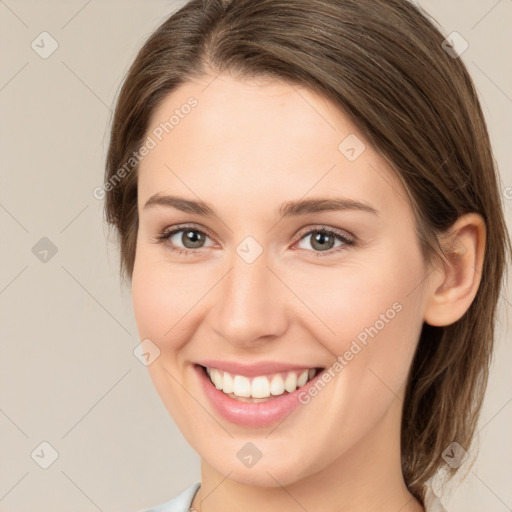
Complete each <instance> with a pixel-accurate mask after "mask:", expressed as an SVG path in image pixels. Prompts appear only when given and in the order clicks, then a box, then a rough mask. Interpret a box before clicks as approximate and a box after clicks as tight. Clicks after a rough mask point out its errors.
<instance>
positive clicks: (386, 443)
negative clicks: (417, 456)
mask: <svg viewBox="0 0 512 512" xmlns="http://www.w3.org/2000/svg"><path fill="white" fill-rule="evenodd" d="M400 418H401V402H400V400H398V399H397V400H395V401H394V402H393V405H392V406H391V408H390V409H389V410H388V412H387V413H386V415H385V416H384V417H383V418H382V420H381V421H380V423H379V424H378V425H377V426H376V427H375V428H374V429H373V430H371V431H370V432H368V434H367V435H366V436H364V437H363V438H361V439H360V440H359V442H358V443H356V444H355V445H354V446H352V447H351V449H350V450H348V451H347V452H345V453H343V454H342V455H340V457H338V458H337V459H335V460H334V461H333V462H332V463H331V464H329V465H328V466H325V467H323V468H322V469H321V470H320V471H317V472H315V473H313V474H310V475H307V476H305V477H303V478H301V479H300V480H297V481H295V482H293V483H292V484H290V485H287V486H285V487H284V486H281V485H279V482H278V481H276V486H275V487H258V486H254V485H247V484H241V483H239V482H236V481H234V480H231V479H229V477H226V476H224V475H222V474H221V473H219V472H218V471H216V470H215V469H214V468H213V467H212V466H211V465H209V464H208V463H206V462H205V461H204V460H203V461H202V463H201V489H200V491H199V494H198V496H197V499H196V500H195V501H194V507H195V509H196V510H198V511H199V512H221V511H222V512H235V511H240V510H244V512H259V511H261V510H265V511H267V512H297V511H300V510H322V512H363V511H364V512H377V511H378V512H386V511H392V512H396V511H397V510H400V512H423V510H424V509H423V507H422V505H421V504H420V503H419V502H418V501H417V500H416V499H415V498H414V497H413V496H412V494H411V493H410V492H409V491H408V489H407V487H406V485H405V482H404V480H403V475H402V467H401V460H400ZM256 468H257V466H255V467H254V468H252V469H251V471H255V470H256ZM260 471H264V470H263V469H261V468H260ZM255 477H256V475H255Z"/></svg>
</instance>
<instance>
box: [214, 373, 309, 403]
mask: <svg viewBox="0 0 512 512" xmlns="http://www.w3.org/2000/svg"><path fill="white" fill-rule="evenodd" d="M206 373H207V374H208V376H209V377H210V380H211V381H212V382H213V385H214V386H215V387H216V388H217V389H219V390H221V391H223V392H224V393H226V394H227V395H234V396H235V397H241V398H249V399H250V398H254V399H265V398H269V397H270V396H279V395H282V394H284V393H285V392H288V393H293V392H294V391H295V390H296V389H297V388H298V387H299V388H300V387H301V386H304V384H306V382H308V380H311V379H312V378H313V377H314V376H315V374H316V370H315V369H314V368H311V369H309V370H303V371H301V372H297V371H290V372H287V373H286V374H281V373H276V374H274V375H268V376H266V375H261V376H257V377H254V378H252V380H251V379H250V378H249V377H245V376H243V375H232V374H231V373H229V372H226V371H223V372H221V371H220V370H217V369H216V368H206ZM283 377H284V378H283Z"/></svg>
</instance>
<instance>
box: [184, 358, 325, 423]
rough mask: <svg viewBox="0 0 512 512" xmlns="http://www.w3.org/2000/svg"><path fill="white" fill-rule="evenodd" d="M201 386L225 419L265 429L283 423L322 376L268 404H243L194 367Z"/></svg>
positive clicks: (201, 369) (200, 369) (315, 377)
mask: <svg viewBox="0 0 512 512" xmlns="http://www.w3.org/2000/svg"><path fill="white" fill-rule="evenodd" d="M194 370H195V371H196V372H197V374H198V376H199V380H200V381H201V385H202V387H203V389H204V392H205V393H206V396H207V397H208V398H209V399H210V402H211V403H212V405H213V407H214V409H215V410H216V411H217V413H218V414H219V415H220V416H222V417H223V418H224V419H226V420H228V421H230V422H232V423H236V424H238V425H242V426H245V427H263V426H267V425H272V424H273V423H276V422H278V421H282V420H283V419H284V418H286V417H287V416H288V415H289V414H291V412H292V411H293V410H294V409H295V408H296V407H297V406H299V405H301V402H300V401H299V393H302V392H304V391H305V390H307V388H308V387H309V386H310V385H312V384H313V383H314V381H315V380H316V379H317V378H318V377H319V376H320V374H321V372H319V373H317V374H316V375H315V376H314V377H313V378H312V379H311V380H310V381H308V382H307V384H305V385H304V386H302V387H300V388H298V389H296V390H295V391H294V392H293V393H286V394H284V395H279V396H277V397H275V398H271V399H269V400H268V402H254V403H251V402H241V401H239V400H235V399H234V398H231V397H229V396H228V395H226V394H225V393H223V392H222V391H220V390H218V389H217V388H216V387H215V386H214V385H213V383H212V381H211V380H210V378H209V377H208V375H207V374H206V371H205V370H204V368H203V367H202V366H198V365H196V366H194Z"/></svg>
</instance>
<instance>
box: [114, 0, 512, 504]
mask: <svg viewBox="0 0 512 512" xmlns="http://www.w3.org/2000/svg"><path fill="white" fill-rule="evenodd" d="M444 39H445V36H443V35H442V34H441V32H440V30H439V29H438V28H436V27H435V26H434V24H433V23H432V22H431V21H429V19H428V18H427V17H426V16H425V15H424V14H423V13H422V12H421V11H420V10H419V9H417V8H416V7H415V6H414V5H413V4H411V3H409V2H408V1H406V0H234V1H232V2H231V3H227V2H222V1H221V0H192V1H190V2H188V3H187V4H186V5H185V6H183V7H182V8H181V9H180V10H178V11H177V12H176V13H174V14H173V15H172V16H171V17H170V18H169V19H167V20H166V21H165V22H164V23H163V24H162V25H161V26H160V27H159V28H158V29H157V30H156V31H155V32H154V33H153V34H152V35H151V36H150V38H149V39H148V40H147V42H146V43H145V44H144V46H143V48H142V49H141V50H140V52H139V54H138V55H137V58H136V59H135V61H134V63H133V64H132V66H131V68H130V70H129V71H128V74H127V76H126V79H125V81H124V84H123V87H122V89H121V92H120V94H119V97H118V100H117V105H116V109H115V114H114V118H113V122H112V130H111V139H110V146H109V149H108V156H107V162H106V173H105V178H106V184H110V185H109V186H107V187H106V189H105V190H106V192H107V193H106V203H105V212H106V218H107V221H108V222H109V223H110V224H111V225H112V226H114V227H115V228H116V230H117V233H118V235H119V240H120V246H121V273H122V274H123V275H125V276H126V275H127V276H128V277H129V278H130V279H131V276H132V270H133V264H134V259H135V250H136V236H137V229H138V212H137V165H134V168H133V170H132V172H128V173H127V174H126V176H123V178H122V179H120V180H119V179H118V180H117V181H118V182H117V183H114V182H113V178H115V177H116V173H118V171H119V169H120V168H121V167H122V166H123V165H124V164H125V163H126V162H127V161H128V160H129V159H130V157H131V155H132V154H133V153H134V152H135V151H137V150H138V148H139V147H140V146H141V144H142V142H143V139H144V137H145V136H146V132H147V130H148V128H149V127H148V123H149V120H150V117H151V115H152V113H153V112H154V110H155V109H156V108H157V107H158V105H159V103H160V102H161V101H162V100H163V99H164V98H165V97H166V95H168V94H169V93H170V92H171V91H173V90H174V89H175V88H176V87H178V86H179V85H180V84H182V83H184V82H187V81H189V80H190V79H191V78H196V77H204V76H205V75H207V74H209V75H212V76H213V75H215V74H217V73H230V74H232V76H235V77H239V78H245V77H258V76H260V77H269V78H275V79H278V80H284V81H287V82H289V83H292V84H298V85H301V86H306V87H308V88H309V89H311V90H313V91H315V92H318V93H320V94H321V95H323V96H324V97H326V98H327V99H329V100H331V101H332V102H333V103H334V104H335V105H337V106H338V107H339V108H340V110H342V111H343V112H344V113H345V114H346V115H348V116H350V118H351V119H352V120H353V122H354V123H355V124H356V126H357V127H358V128H359V129H360V130H361V131H362V133H363V134H364V135H365V136H366V137H368V139H369V140H370V141H371V143H372V144H373V146H374V147H375V149H376V150H377V151H379V153H381V154H382V155H383V156H384V157H385V158H386V159H387V160H388V161H389V162H390V163H391V165H392V166H393V168H394V169H395V171H396V173H397V175H398V176H399V177H400V179H401V180H402V182H403V183H404V185H405V187H406V189H407V190H408V192H409V195H410V198H411V201H412V205H413V208H414V211H415V215H416V219H417V232H418V238H419V241H420V243H421V247H422V250H423V254H424V256H425V260H426V261H427V262H430V261H431V259H432V257H433V256H435V255H439V254H440V247H439V244H438V238H439V235H440V234H441V233H442V232H443V231H445V230H447V229H448V228H449V227H450V226H452V225H453V223H454V222H455V221H456V219H457V218H458V217H460V216H461V215H463V214H465V213H469V212H477V213H479V214H481V215H482V216H483V218H484V220H485V223H486V227H487V246H486V252H485V259H484V264H483V270H482V280H481V283H480V287H479V289H478V292H477V295H476V297H475V299H474V301H473V303H472V304H471V306H470V308H469V309H468V311H467V312H466V314H465V315H464V316H463V317H462V318H461V319H460V320H458V321H457V322H455V323H454V324H452V325H448V326H446V327H432V326H429V325H427V324H424V327H423V331H422V333H421V337H420V340H419V344H418V348H417V352H416V355H415V358H414V361H413V364H412V367H411V369H410V374H409V380H408V384H407V390H406V397H405V402H404V409H403V417H402V432H401V436H402V448H401V450H402V468H403V474H404V479H405V482H406V484H407V486H408V488H409V489H410V491H411V492H412V493H413V494H414V495H415V496H416V497H417V498H418V499H420V500H423V499H424V491H425V482H426V481H427V480H428V479H429V478H430V477H432V476H433V475H434V474H435V473H436V471H437V470H438V469H439V468H440V467H441V466H442V465H443V464H444V462H443V460H442V458H441V454H442V452H443V450H445V448H446V447H447V446H448V445H449V444H450V443H452V442H453V441H456V442H458V443H459V444H460V445H461V446H462V447H464V448H466V449H467V448H468V447H469V444H470V442H471V439H472V437H473V434H474V430H475V426H476V422H477V419H478V415H479V412H480V408H481V403H482V399H483V395H484V391H485V387H486V383H487V377H488V371H489V364H490V358H491V354H492V349H493V340H494V321H495V315H496V307H497V302H498V298H499V294H500V289H501V284H502V278H503V273H504V270H505V267H506V263H507V256H508V254H509V253H510V240H509V238H508V233H507V230H506V226H505V222H504V218H503V210H502V208H503V207H502V199H501V195H500V192H499V186H498V177H497V173H496V169H495V163H494V160H493V155H492V150H491V146H490V141H489V136H488V132H487V128H486V124H485V120H484V116H483V114H482V110H481V107H480V104H479V100H478V97H477V94H476V92H475V88H474V86H473V82H472V80H471V78H470V76H469V74H468V72H467V70H466V68H465V66H464V64H463V62H462V61H461V59H460V58H452V56H450V55H449V54H448V53H446V52H445V51H444V49H443V47H442V42H443V40H444ZM117 177H118V178H119V174H117ZM448 469H449V468H448Z"/></svg>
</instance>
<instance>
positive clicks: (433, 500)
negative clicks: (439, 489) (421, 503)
mask: <svg viewBox="0 0 512 512" xmlns="http://www.w3.org/2000/svg"><path fill="white" fill-rule="evenodd" d="M425 512H448V511H447V510H446V509H445V508H444V506H443V504H442V502H441V500H440V499H439V497H438V496H437V495H436V494H435V493H434V491H433V490H432V488H431V487H427V491H426V492H425Z"/></svg>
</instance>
